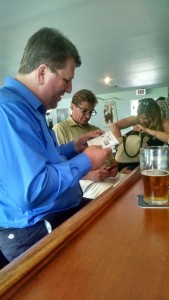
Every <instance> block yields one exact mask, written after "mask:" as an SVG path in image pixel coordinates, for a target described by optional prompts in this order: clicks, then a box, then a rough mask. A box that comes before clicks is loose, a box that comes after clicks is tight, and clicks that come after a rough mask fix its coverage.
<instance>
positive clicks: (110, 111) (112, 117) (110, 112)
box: [103, 100, 117, 126]
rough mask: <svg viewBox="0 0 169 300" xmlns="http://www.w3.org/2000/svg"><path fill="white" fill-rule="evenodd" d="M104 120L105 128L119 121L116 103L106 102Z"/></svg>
mask: <svg viewBox="0 0 169 300" xmlns="http://www.w3.org/2000/svg"><path fill="white" fill-rule="evenodd" d="M103 118H104V125H105V126H109V125H110V124H111V123H114V122H116V121H117V110H116V102H115V101H112V100H109V101H104V109H103Z"/></svg>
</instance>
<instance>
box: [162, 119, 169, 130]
mask: <svg viewBox="0 0 169 300" xmlns="http://www.w3.org/2000/svg"><path fill="white" fill-rule="evenodd" d="M162 122H163V130H164V131H165V132H169V119H163V120H162Z"/></svg>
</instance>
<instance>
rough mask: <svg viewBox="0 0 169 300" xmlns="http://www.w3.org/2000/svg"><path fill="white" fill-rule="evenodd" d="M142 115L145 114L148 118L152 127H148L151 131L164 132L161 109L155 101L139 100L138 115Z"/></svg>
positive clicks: (149, 99) (148, 99) (150, 99)
mask: <svg viewBox="0 0 169 300" xmlns="http://www.w3.org/2000/svg"><path fill="white" fill-rule="evenodd" d="M142 114H145V115H146V117H147V118H148V119H149V122H150V125H149V126H148V127H149V128H150V129H155V130H162V131H163V123H162V118H161V111H160V107H159V105H158V104H157V102H156V101H155V100H154V99H152V98H145V99H142V100H139V106H138V108H137V115H138V116H140V115H142Z"/></svg>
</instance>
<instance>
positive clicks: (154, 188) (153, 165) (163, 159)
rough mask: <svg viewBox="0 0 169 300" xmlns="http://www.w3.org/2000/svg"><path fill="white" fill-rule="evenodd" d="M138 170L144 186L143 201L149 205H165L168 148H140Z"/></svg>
mask: <svg viewBox="0 0 169 300" xmlns="http://www.w3.org/2000/svg"><path fill="white" fill-rule="evenodd" d="M140 170H141V175H142V179H143V186H144V201H145V202H146V203H148V204H150V205H163V204H165V203H167V202H168V200H169V199H168V185H169V147H167V146H161V147H160V146H153V147H147V148H141V149H140Z"/></svg>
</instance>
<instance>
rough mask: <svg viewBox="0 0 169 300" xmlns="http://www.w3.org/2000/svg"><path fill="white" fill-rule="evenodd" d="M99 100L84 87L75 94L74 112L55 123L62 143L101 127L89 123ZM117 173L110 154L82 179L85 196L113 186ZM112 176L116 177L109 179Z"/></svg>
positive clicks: (95, 195)
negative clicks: (101, 164) (103, 162)
mask: <svg viewBox="0 0 169 300" xmlns="http://www.w3.org/2000/svg"><path fill="white" fill-rule="evenodd" d="M97 102H98V101H97V99H96V96H95V95H94V94H93V93H92V92H91V91H89V90H86V89H83V90H80V91H78V92H76V93H75V94H74V96H73V98H72V102H71V106H70V108H71V110H72V114H71V115H70V116H69V117H68V118H67V119H66V120H65V121H62V122H60V123H58V124H55V125H54V127H53V129H54V131H55V134H56V136H57V140H58V142H59V144H60V145H61V144H66V143H67V142H69V141H72V140H74V139H76V138H78V137H79V136H81V135H82V134H84V133H87V132H89V131H93V130H96V129H99V128H98V127H96V126H94V125H91V124H89V120H90V118H91V116H95V115H96V111H95V106H96V104H97ZM110 166H115V168H113V169H112V170H109V167H110ZM116 175H117V168H116V162H115V160H114V157H113V155H110V156H109V159H107V160H106V162H105V164H104V166H102V167H101V168H100V169H98V170H95V171H90V172H88V173H87V175H86V176H85V177H83V180H80V185H81V188H82V190H83V196H84V197H86V198H92V199H94V198H96V197H97V196H98V195H100V194H101V193H102V192H104V191H105V190H107V189H108V188H109V187H111V186H113V184H114V183H115V182H116V181H117V178H116V180H115V179H114V178H115V177H116ZM118 175H119V174H118ZM110 177H114V178H112V180H110V179H109V180H107V179H108V178H110ZM117 177H118V176H117ZM113 179H114V180H113Z"/></svg>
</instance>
